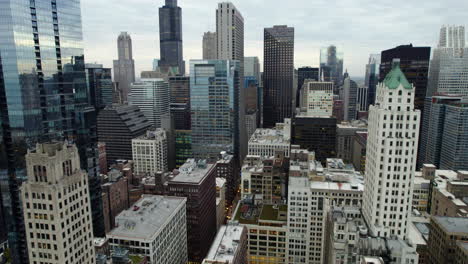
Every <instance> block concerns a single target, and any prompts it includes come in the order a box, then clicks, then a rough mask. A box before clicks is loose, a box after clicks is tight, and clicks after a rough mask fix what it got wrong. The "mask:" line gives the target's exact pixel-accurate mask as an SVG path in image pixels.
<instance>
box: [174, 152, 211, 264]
mask: <svg viewBox="0 0 468 264" xmlns="http://www.w3.org/2000/svg"><path fill="white" fill-rule="evenodd" d="M215 178H216V165H214V164H207V163H206V161H204V160H199V161H195V160H193V159H191V160H187V162H186V163H185V164H184V165H182V166H181V167H180V168H179V169H178V171H175V172H174V174H173V178H172V179H171V180H170V181H169V182H168V185H167V187H168V193H169V195H170V196H179V197H186V198H187V245H188V260H189V261H190V262H198V263H201V262H202V261H203V259H204V258H205V256H206V254H207V253H208V251H209V249H210V246H211V243H212V242H213V239H214V238H215V236H216V183H215V181H216V179H215Z"/></svg>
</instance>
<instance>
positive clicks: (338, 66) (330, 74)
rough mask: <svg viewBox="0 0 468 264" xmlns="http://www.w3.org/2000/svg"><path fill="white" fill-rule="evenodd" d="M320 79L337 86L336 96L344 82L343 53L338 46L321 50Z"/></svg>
mask: <svg viewBox="0 0 468 264" xmlns="http://www.w3.org/2000/svg"><path fill="white" fill-rule="evenodd" d="M320 77H321V78H322V77H323V80H322V81H325V82H333V83H334V84H335V86H334V88H335V91H334V92H335V94H337V93H338V87H340V86H341V84H342V82H343V79H344V78H343V53H342V52H340V51H339V50H338V49H337V47H336V46H333V45H331V46H329V47H326V48H322V49H321V50H320Z"/></svg>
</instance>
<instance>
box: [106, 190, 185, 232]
mask: <svg viewBox="0 0 468 264" xmlns="http://www.w3.org/2000/svg"><path fill="white" fill-rule="evenodd" d="M185 202H186V198H180V197H168V196H157V195H143V196H142V198H141V199H140V200H138V202H136V203H135V205H133V207H132V208H130V209H128V210H125V211H123V212H121V213H120V214H119V215H118V216H117V217H116V218H115V222H116V226H117V227H116V228H114V229H113V230H112V231H111V232H110V233H109V234H108V236H110V237H120V238H122V239H127V240H136V239H138V240H146V241H151V240H153V239H154V237H155V236H156V235H157V234H158V233H159V232H160V231H161V230H162V229H163V228H164V227H165V226H166V224H167V223H168V219H170V218H172V217H173V216H174V215H175V214H176V213H177V212H178V211H179V210H180V209H181V208H183V205H184V204H185Z"/></svg>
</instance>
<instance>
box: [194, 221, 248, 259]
mask: <svg viewBox="0 0 468 264" xmlns="http://www.w3.org/2000/svg"><path fill="white" fill-rule="evenodd" d="M246 263H247V228H245V227H244V226H242V225H239V223H230V224H228V225H225V226H222V227H221V229H220V230H219V232H218V234H217V235H216V238H215V240H214V242H213V245H212V246H211V249H210V251H209V252H208V255H207V256H206V258H205V259H204V260H203V263H202V264H246Z"/></svg>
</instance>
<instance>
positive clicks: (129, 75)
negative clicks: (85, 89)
mask: <svg viewBox="0 0 468 264" xmlns="http://www.w3.org/2000/svg"><path fill="white" fill-rule="evenodd" d="M117 52H118V59H117V60H114V81H115V82H116V85H117V86H118V90H119V91H120V95H119V96H120V99H121V101H122V102H127V100H128V99H127V96H128V94H129V93H130V84H131V83H133V82H135V61H134V60H133V50H132V39H131V38H130V35H129V34H128V33H127V32H122V33H120V35H119V37H118V38H117Z"/></svg>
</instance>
